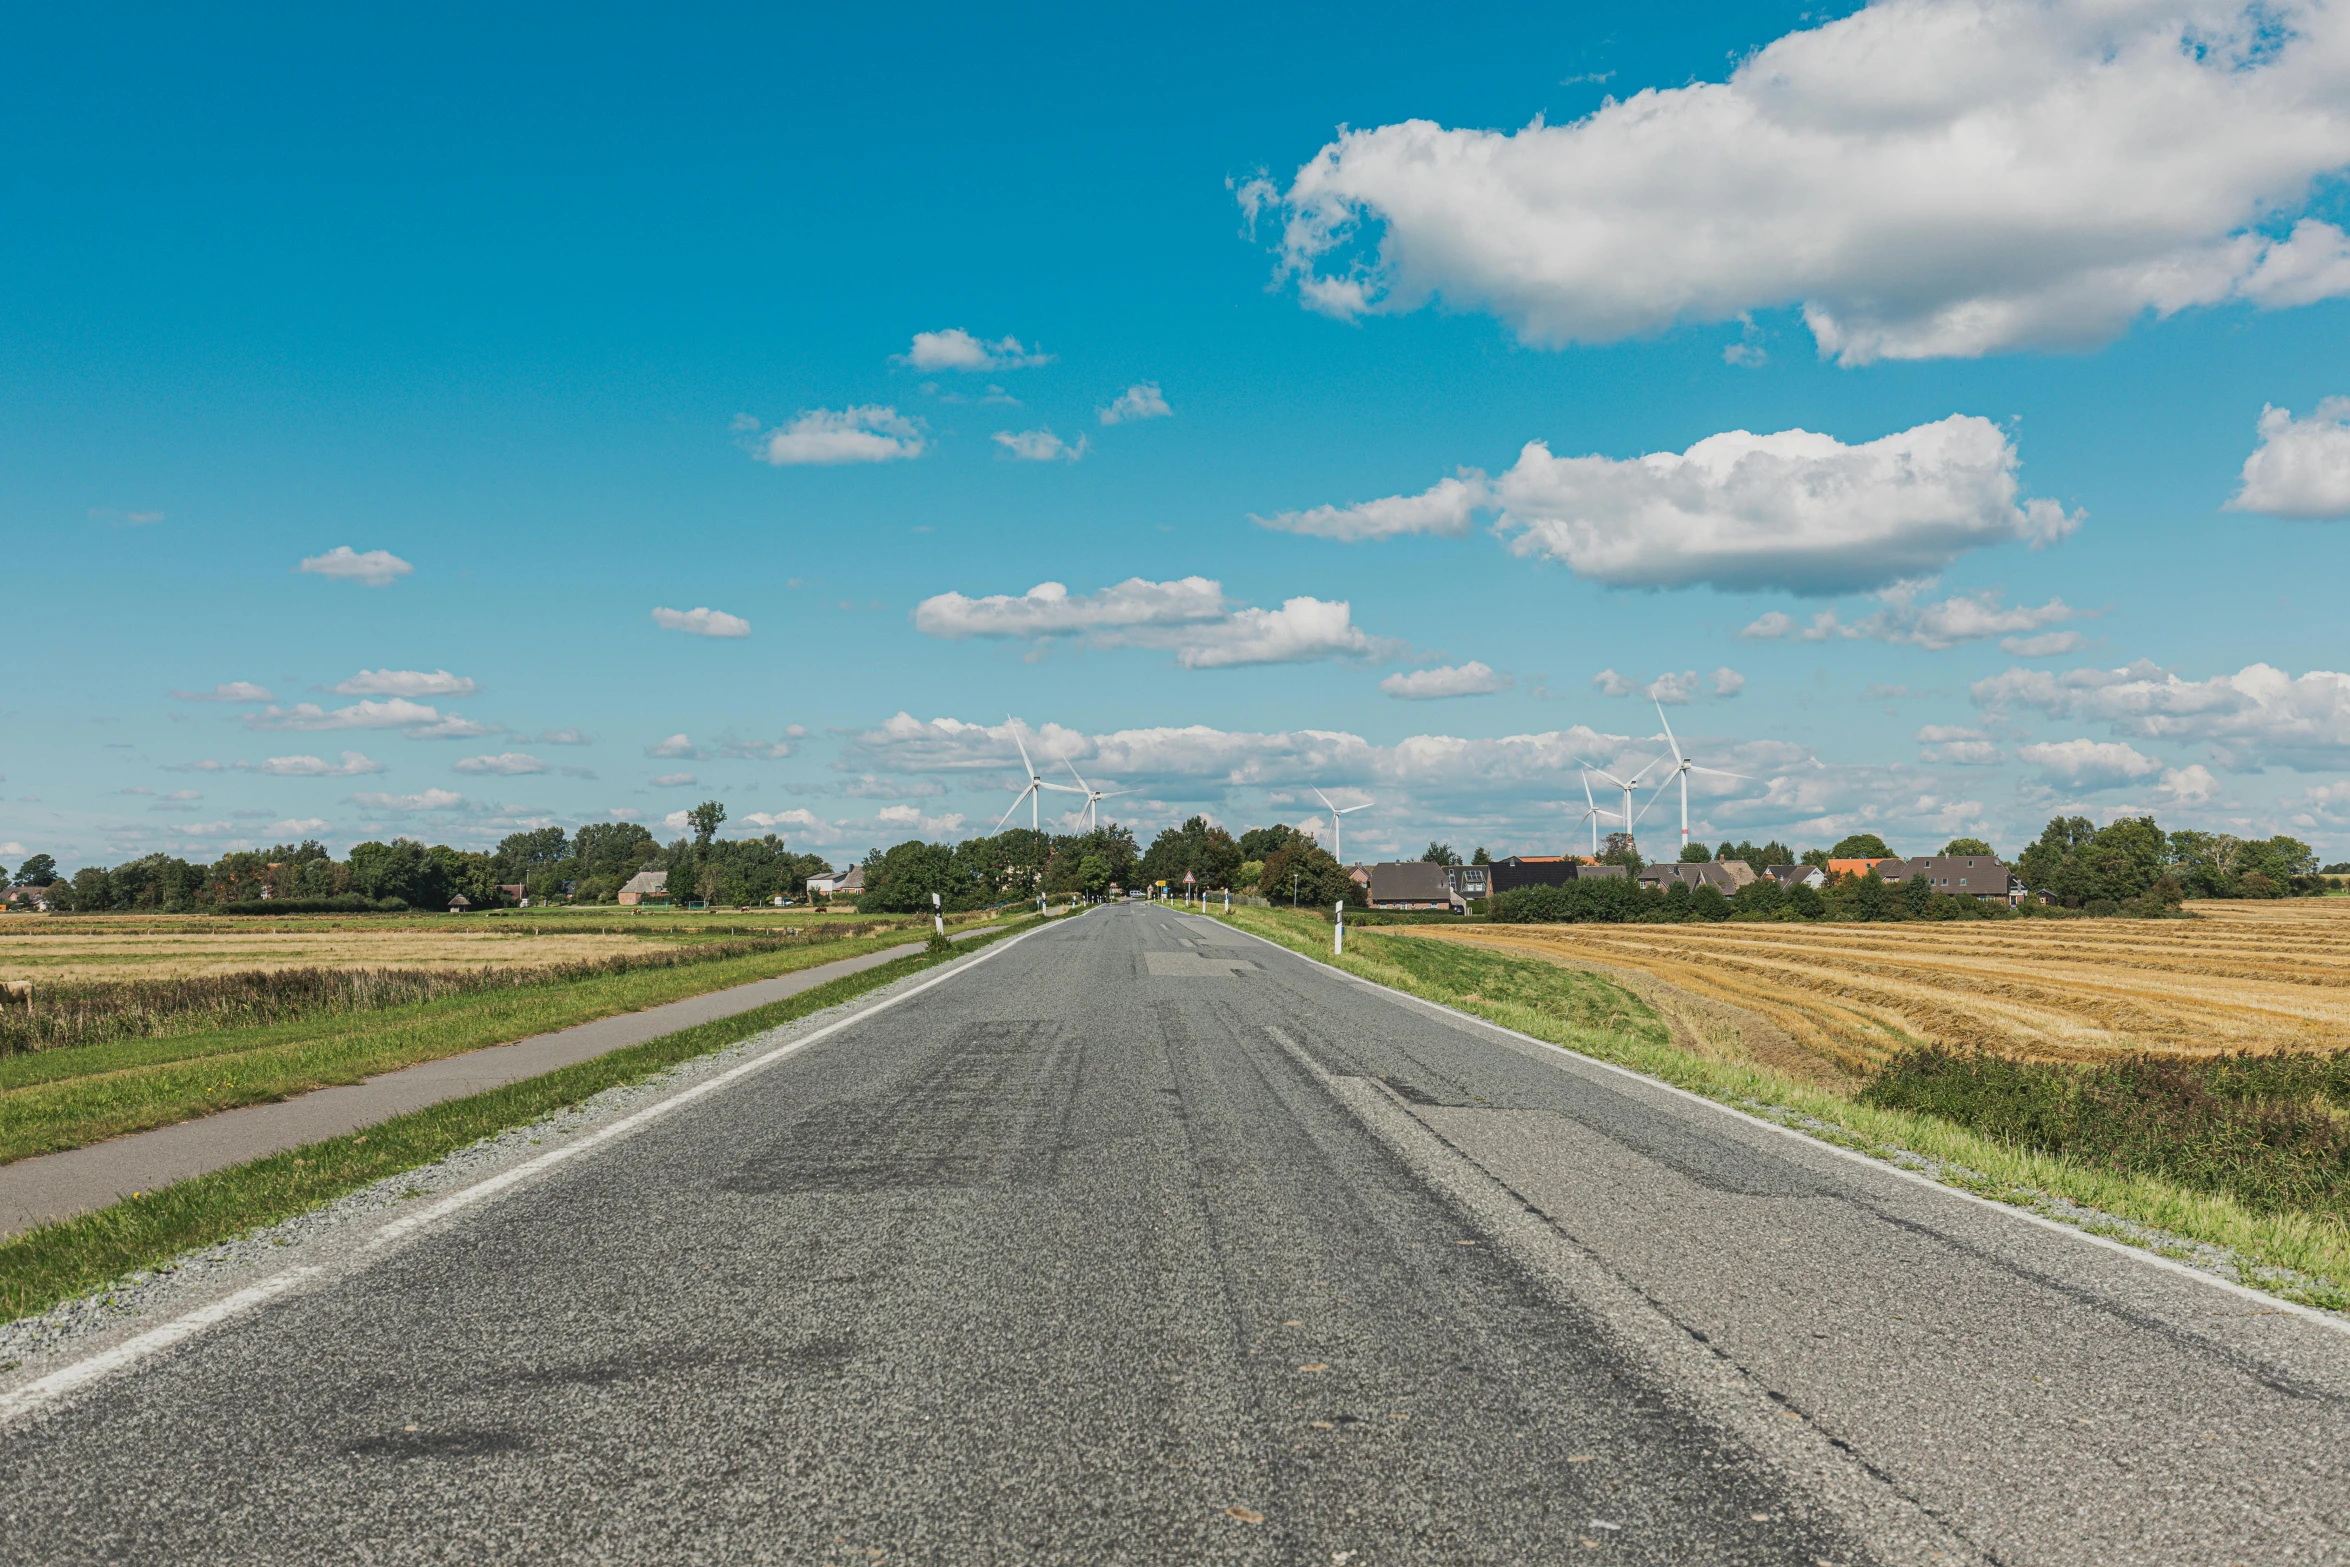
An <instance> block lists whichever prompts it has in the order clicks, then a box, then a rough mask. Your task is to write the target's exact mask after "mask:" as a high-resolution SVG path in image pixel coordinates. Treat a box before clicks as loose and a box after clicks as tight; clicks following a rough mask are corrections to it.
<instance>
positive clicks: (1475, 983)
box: [1220, 909, 2350, 1311]
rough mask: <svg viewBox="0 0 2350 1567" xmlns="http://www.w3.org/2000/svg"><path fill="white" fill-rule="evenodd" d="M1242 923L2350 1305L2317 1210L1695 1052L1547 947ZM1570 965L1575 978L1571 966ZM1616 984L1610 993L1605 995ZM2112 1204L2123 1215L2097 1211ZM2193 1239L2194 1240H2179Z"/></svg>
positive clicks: (1639, 1066)
mask: <svg viewBox="0 0 2350 1567" xmlns="http://www.w3.org/2000/svg"><path fill="white" fill-rule="evenodd" d="M1220 917H1226V918H1229V919H1230V921H1231V923H1233V924H1234V925H1236V926H1238V927H1239V928H1240V929H1242V930H1246V931H1249V932H1251V933H1253V934H1255V935H1259V936H1263V937H1266V938H1267V939H1269V940H1272V941H1274V942H1277V943H1278V944H1280V945H1281V946H1284V947H1287V948H1289V949H1291V950H1292V951H1295V952H1298V953H1300V954H1302V955H1304V956H1306V957H1309V958H1312V959H1314V960H1315V961H1317V962H1321V963H1327V964H1330V965H1331V966H1333V967H1336V968H1341V969H1344V970H1346V971H1347V972H1348V973H1351V974H1355V975H1358V976H1360V977H1362V978H1364V979H1368V980H1371V981H1373V982H1375V983H1377V984H1381V985H1386V986H1388V987H1390V988H1392V989H1395V990H1400V991H1403V992H1405V993H1406V994H1409V995H1415V996H1420V997H1423V998H1425V999H1427V1000H1430V1001H1435V1002H1439V1003H1441V1004H1443V1005H1446V1006H1450V1007H1456V1008H1458V1009H1459V1010H1461V1011H1463V1012H1468V1013H1471V1014H1474V1015H1475V1016H1478V1017H1482V1018H1485V1019H1487V1020H1489V1021H1491V1022H1495V1023H1499V1024H1500V1025H1502V1026H1503V1027H1504V1028H1510V1029H1515V1030H1516V1031H1518V1032H1519V1033H1522V1034H1528V1035H1531V1036H1533V1037H1534V1038H1536V1039H1541V1040H1545V1041H1547V1042H1549V1043H1551V1044H1556V1045H1562V1046H1564V1047H1566V1048H1567V1049H1570V1050H1573V1051H1575V1052H1577V1053H1578V1054H1581V1055H1587V1056H1591V1057H1594V1058H1596V1059H1598V1060H1602V1061H1609V1062H1613V1063H1615V1064H1617V1065H1619V1066H1625V1067H1629V1068H1631V1069H1632V1070H1634V1071H1636V1072H1641V1073H1644V1074H1646V1075H1648V1076H1650V1077H1655V1078H1660V1079H1662V1080H1663V1081H1665V1082H1667V1083H1670V1084H1672V1085H1673V1086H1674V1087H1676V1088H1681V1089H1685V1090H1687V1091H1688V1092H1690V1093H1694V1094H1698V1095H1701V1096H1702V1097H1704V1098H1707V1099H1712V1100H1715V1101H1717V1102H1719V1103H1722V1104H1726V1105H1730V1106H1732V1107H1734V1108H1737V1109H1740V1110H1744V1111H1747V1112H1748V1113H1750V1114H1756V1115H1760V1116H1763V1117H1765V1118H1767V1119H1771V1120H1775V1121H1778V1122H1779V1123H1780V1124H1782V1125H1788V1126H1793V1127H1795V1128H1797V1129H1799V1130H1801V1131H1803V1132H1804V1133H1806V1134H1807V1135H1809V1136H1812V1137H1816V1138H1818V1139H1820V1140H1821V1141H1823V1142H1828V1143H1832V1144H1835V1145H1837V1146H1839V1147H1844V1148H1848V1149H1852V1150H1854V1151H1856V1152H1859V1153H1863V1154H1867V1155H1869V1156H1871V1157H1873V1158H1878V1159H1884V1160H1887V1161H1889V1162H1892V1163H1895V1164H1900V1165H1903V1166H1905V1167H1908V1168H1911V1169H1922V1170H1923V1171H1924V1173H1928V1174H1930V1175H1932V1176H1933V1177H1934V1178H1935V1179H1936V1180H1938V1181H1940V1182H1942V1183H1943V1184H1944V1185H1948V1186H1953V1187H1956V1188H1958V1189H1960V1190H1963V1191H1968V1192H1972V1193H1973V1194H1975V1195H1976V1196H1980V1197H1988V1198H1990V1199H1992V1200H1994V1201H1997V1202H2003V1203H2008V1204H2011V1205H2014V1206H2016V1207H2020V1208H2024V1209H2028V1210H2033V1211H2037V1212H2042V1213H2045V1214H2048V1215H2050V1216H2052V1217H2059V1218H2062V1219H2064V1220H2066V1221H2067V1222H2073V1223H2082V1221H2083V1216H2082V1215H2080V1214H2079V1213H2077V1212H2069V1211H2066V1205H2070V1206H2071V1207H2072V1208H2074V1209H2089V1210H2094V1211H2093V1213H2092V1214H2090V1215H2089V1216H2088V1218H2087V1222H2086V1223H2083V1227H2084V1228H2087V1229H2089V1230H2091V1231H2092V1232H2093V1233H2097V1234H2101V1235H2105V1236H2108V1237H2109V1238H2111V1239H2115V1240H2119V1241H2122V1242H2124V1243H2126V1244H2131V1245H2137V1246H2140V1247H2143V1248H2145V1249H2148V1250H2152V1251H2156V1252H2159V1253H2162V1254H2164V1255H2169V1256H2173V1257H2180V1258H2184V1259H2187V1260H2193V1261H2196V1262H2197V1263H2199V1264H2201V1265H2205V1266H2212V1267H2216V1268H2217V1269H2218V1270H2219V1271H2221V1272H2222V1273H2225V1274H2229V1275H2230V1276H2232V1277H2234V1278H2235V1280H2236V1281H2237V1282H2238V1283H2242V1284H2245V1285H2249V1286H2250V1287H2252V1288H2255V1289H2260V1290H2265V1291H2267V1292H2269V1293H2271V1294H2274V1295H2278V1296H2281V1297H2283V1298H2285V1299H2288V1300H2293V1301H2298V1302H2300V1303H2302V1304H2305V1305H2312V1306H2321V1307H2325V1308H2328V1309H2331V1310H2336V1311H2340V1310H2344V1309H2350V1226H2345V1225H2344V1224H2343V1223H2342V1222H2341V1221H2339V1220H2337V1219H2335V1218H2333V1217H2332V1216H2330V1215H2328V1214H2325V1213H2319V1212H2308V1211H2282V1210H2272V1211H2267V1212H2262V1211H2258V1210H2257V1209H2255V1208H2253V1207H2252V1206H2249V1205H2247V1204H2245V1203H2242V1202H2239V1201H2237V1200H2236V1199H2235V1198H2233V1197H2231V1196H2229V1195H2227V1194H2225V1193H2223V1192H2213V1191H2201V1190H2195V1189H2193V1188H2190V1187H2187V1186H2184V1185H2181V1184H2178V1183H2176V1182H2173V1181H2168V1180H2163V1179H2160V1178H2157V1177H2155V1176H2150V1175H2145V1174H2139V1173H2132V1172H2128V1171H2122V1170H2114V1169H2109V1168H2105V1167H2103V1166H2100V1165H2097V1164H2093V1163H2087V1162H2083V1161H2081V1160H2077V1159H2068V1158H2064V1157H2060V1156H2057V1155H2052V1154H2048V1153H2042V1152H2035V1151H2034V1150H2033V1149H2032V1148H2030V1147H2028V1146H2026V1145H2024V1144H2023V1143H2020V1142H2017V1141H2013V1140H2009V1139H2005V1138H2001V1137H1997V1136H1986V1135H1984V1134H1982V1133H1980V1132H1977V1131H1974V1130H1971V1129H1969V1128H1967V1127H1964V1126H1961V1125H1958V1124H1955V1123H1954V1122H1952V1121H1949V1120H1945V1119H1943V1118H1942V1117H1940V1116H1936V1115H1932V1114H1928V1113H1923V1112H1921V1111H1918V1110H1913V1109H1907V1108H1901V1107H1897V1106H1889V1105H1881V1104H1873V1103H1869V1102H1867V1100H1866V1099H1863V1098H1854V1097H1846V1096H1845V1095H1842V1094H1839V1093H1835V1092H1833V1091H1831V1090H1829V1089H1826V1088H1823V1087H1822V1086H1821V1085H1819V1084H1818V1083H1814V1082H1808V1081H1804V1080H1802V1079H1799V1078H1795V1077H1792V1076H1789V1075H1788V1074H1786V1073H1783V1072H1778V1071H1775V1070H1772V1069H1771V1068H1768V1067H1765V1066H1760V1065H1757V1064H1754V1063H1751V1062H1740V1061H1729V1060H1721V1059H1715V1058H1709V1057H1705V1056H1700V1055H1696V1054H1692V1053H1691V1052H1689V1051H1686V1050H1683V1049H1681V1048H1680V1047H1679V1046H1677V1045H1675V1044H1674V1043H1673V1041H1672V1037H1671V1034H1670V1032H1669V1030H1668V1029H1667V1028H1666V1027H1665V1026H1664V1024H1663V1022H1662V1021H1661V1020H1660V1019H1659V1018H1658V1017H1657V1016H1656V1014H1655V1012H1654V1011H1653V1009H1651V1008H1649V1007H1648V1006H1647V1005H1646V1004H1645V1003H1644V1002H1642V1001H1640V1000H1639V999H1638V998H1637V997H1634V996H1633V995H1631V994H1630V993H1629V992H1627V991H1624V990H1623V989H1622V988H1621V987H1618V986H1616V985H1614V984H1613V983H1612V982H1610V981H1608V980H1606V979H1604V978H1602V977H1600V976H1598V975H1595V974H1591V973H1588V972H1585V971H1581V970H1576V969H1572V968H1568V967H1565V966H1564V965H1562V964H1557V963H1552V962H1549V961H1547V960H1545V959H1541V958H1532V957H1517V956H1514V955H1509V954H1504V953H1500V952H1495V951H1491V950H1489V949H1484V948H1475V947H1458V946H1455V945H1453V944H1451V943H1440V942H1437V941H1432V940H1424V939H1420V938H1415V937H1412V936H1407V935H1394V936H1390V935H1373V934H1370V933H1368V932H1364V931H1357V930H1350V931H1349V932H1348V933H1347V950H1346V955H1345V956H1344V957H1343V958H1335V957H1333V956H1332V955H1331V951H1330V926H1329V925H1328V923H1327V922H1325V921H1324V920H1322V919H1321V918H1319V917H1318V916H1314V915H1305V914H1292V913H1290V912H1289V911H1288V910H1266V909H1235V910H1233V912H1232V914H1231V915H1230V916H1220ZM1558 976H1565V978H1564V979H1562V978H1560V977H1558ZM1611 991H1612V992H1613V993H1614V994H1613V996H1612V997H1610V996H1608V995H1607V994H1606V993H1607V992H1611ZM2099 1216H2109V1217H2110V1219H2111V1220H2119V1221H2122V1222H2120V1223H2118V1224H2115V1223H2110V1222H2101V1221H2100V1217H2099ZM2182 1243H2184V1244H2182Z"/></svg>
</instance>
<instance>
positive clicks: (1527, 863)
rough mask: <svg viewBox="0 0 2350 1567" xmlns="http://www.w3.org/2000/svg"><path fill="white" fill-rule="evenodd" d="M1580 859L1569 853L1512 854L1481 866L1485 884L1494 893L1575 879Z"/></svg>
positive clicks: (1551, 884)
mask: <svg viewBox="0 0 2350 1567" xmlns="http://www.w3.org/2000/svg"><path fill="white" fill-rule="evenodd" d="M1581 863H1582V862H1581V861H1579V860H1577V859H1576V858H1575V857H1574V856H1573V855H1571V854H1513V855H1511V856H1510V857H1509V858H1508V859H1506V860H1495V861H1494V862H1493V863H1492V864H1491V865H1488V866H1486V867H1485V871H1486V878H1485V880H1486V885H1487V887H1488V888H1490V889H1491V890H1492V891H1493V892H1495V893H1503V892H1514V891H1515V890H1517V889H1518V888H1520V887H1558V886H1563V885H1565V884H1566V883H1568V882H1570V881H1573V880H1574V879H1575V870H1576V867H1577V866H1578V865H1580V864H1581Z"/></svg>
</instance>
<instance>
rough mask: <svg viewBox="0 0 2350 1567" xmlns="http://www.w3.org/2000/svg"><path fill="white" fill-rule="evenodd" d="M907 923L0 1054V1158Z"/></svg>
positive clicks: (887, 942) (532, 1028)
mask: <svg viewBox="0 0 2350 1567" xmlns="http://www.w3.org/2000/svg"><path fill="white" fill-rule="evenodd" d="M841 928H842V929H843V930H844V931H845V929H846V928H847V927H846V925H845V923H844V925H843V926H842V927H841ZM909 934H910V933H909V932H908V931H906V930H903V929H897V928H891V929H886V930H882V931H877V932H873V933H871V934H867V935H860V936H847V935H844V936H843V937H842V938H841V939H838V940H829V941H816V942H810V943H807V944H794V945H791V946H787V947H781V948H777V949H774V950H768V951H760V952H753V953H749V954H745V955H742V956H736V957H724V958H719V959H717V960H715V961H711V962H706V963H694V964H690V965H686V966H681V967H668V968H655V969H643V970H635V971H630V972H623V973H617V974H607V975H599V976H595V977H592V978H586V979H550V980H548V981H547V982H545V983H539V984H521V985H516V986H511V987H506V988H500V989H495V990H488V991H480V992H475V993H471V994H464V995H457V996H448V997H443V998H440V999H435V1000H429V1001H422V1002H417V1003H413V1004H409V1005H404V1006H392V1007H383V1008H379V1009H374V1010H367V1011H358V1012H335V1013H329V1014H325V1015H321V1016H315V1017H303V1018H296V1019H293V1020H290V1021H285V1022H279V1023H272V1024H268V1025H265V1026H259V1027H244V1028H230V1029H220V1030H213V1031H208V1032H195V1033H173V1034H166V1035H163V1036H161V1037H141V1038H126V1039H115V1040H110V1041H107V1042H105V1043H100V1044H91V1045H83V1046H77V1047H74V1048H70V1049H53V1050H38V1051H30V1052H26V1053H22V1054H17V1055H9V1056H0V1163H5V1162H7V1161H10V1160H14V1159H22V1158H25V1157H27V1156H29V1155H33V1154H39V1153H49V1152H55V1151H57V1150H60V1149H65V1148H73V1147H78V1146H80V1145H82V1144H84V1143H89V1142H95V1141H98V1140H99V1139H102V1138H107V1137H117V1136H121V1135H123V1134H124V1133H127V1132H136V1131H144V1130H147V1129H148V1128H151V1127H156V1126H164V1125H169V1124H171V1123H172V1122H175V1121H184V1120H189V1119H192V1118H194V1117H196V1116H200V1115H209V1114H211V1113H213V1112H214V1111H218V1110H226V1109H231V1108H233V1107H235V1106H237V1105H244V1104H258V1103H262V1102H264V1101H267V1100H272V1099H281V1098H284V1097H286V1096H288V1095H291V1094H297V1093H303V1092H306V1091H308V1090H310V1089H314V1088H323V1087H328V1086H330V1085H334V1084H339V1083H355V1082H358V1081H360V1080H362V1079H364V1078H367V1077H372V1076H375V1075H378V1074H380V1073H383V1072H388V1071H393V1070H396V1069H398V1068H400V1067H404V1066H413V1065H415V1064H417V1063H419V1062H422V1061H431V1060H437V1059H439V1058H441V1057H443V1056H451V1055H457V1054H460V1053H462V1052H464V1051H468V1050H478V1049H480V1048H482V1047H483V1046H486V1045H497V1044H506V1043H509V1042H511V1041H513V1040H517V1039H526V1038H529V1037H530V1036H532V1035H534V1034H543V1033H547V1032H549V1031H551V1030H554V1029H559V1028H568V1027H571V1026H572V1025H574V1024H578V1023H587V1022H592V1021H594V1020H595V1019H597V1018H602V1017H610V1016H613V1015H615V1014H618V1013H623V1012H636V1011H641V1010H643V1009H644V1008H646V1007H652V1006H659V1005H661V1004H663V1003H665V1002H670V1001H677V1000H682V999H683V998H685V997H687V996H695V995H701V994H704V993H705V992H708V991H713V990H723V989H726V988H728V987H730V986H734V985H740V984H747V983H749V982H750V981H752V980H758V979H769V978H773V977H775V976H777V975H782V974H790V973H796V972H798V971H800V970H801V969H805V968H809V967H812V966H814V965H817V964H822V963H829V962H833V961H835V960H836V959H840V958H846V957H854V956H857V955H859V954H861V953H865V952H871V951H876V950H880V949H884V948H888V947H893V946H898V945H902V944H904V943H905V942H906V941H907V940H908V939H909Z"/></svg>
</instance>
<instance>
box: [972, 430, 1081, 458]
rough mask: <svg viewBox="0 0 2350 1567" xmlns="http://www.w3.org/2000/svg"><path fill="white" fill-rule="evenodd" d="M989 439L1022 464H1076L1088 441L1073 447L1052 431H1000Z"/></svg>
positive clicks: (1077, 443)
mask: <svg viewBox="0 0 2350 1567" xmlns="http://www.w3.org/2000/svg"><path fill="white" fill-rule="evenodd" d="M988 439H990V440H992V441H994V442H995V443H996V445H998V446H1000V447H1002V448H1003V449H1004V450H1005V451H1007V452H1010V453H1011V454H1012V455H1013V456H1014V457H1017V458H1019V459H1020V460H1021V461H1022V462H1075V461H1077V459H1078V458H1080V457H1083V456H1084V455H1085V451H1086V445H1087V443H1086V439H1085V437H1084V436H1082V435H1081V436H1079V437H1077V440H1076V443H1075V444H1074V445H1072V444H1071V443H1070V442H1068V441H1064V440H1062V439H1061V438H1060V437H1059V436H1057V435H1055V434H1053V432H1052V431H1050V430H998V431H996V433H995V434H994V435H992V436H989V437H988Z"/></svg>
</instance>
